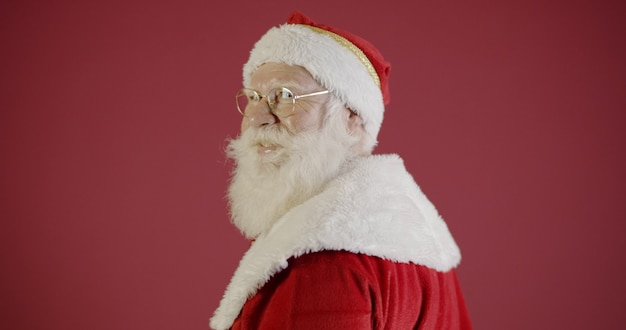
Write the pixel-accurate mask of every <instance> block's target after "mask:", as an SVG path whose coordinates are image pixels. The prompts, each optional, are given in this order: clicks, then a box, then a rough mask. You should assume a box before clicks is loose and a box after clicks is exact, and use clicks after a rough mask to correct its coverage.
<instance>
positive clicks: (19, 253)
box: [0, 0, 626, 329]
mask: <svg viewBox="0 0 626 330" xmlns="http://www.w3.org/2000/svg"><path fill="white" fill-rule="evenodd" d="M348 3H350V4H348ZM409 3H411V4H409ZM296 8H297V9H301V10H302V11H304V13H305V14H307V15H309V16H311V17H312V18H313V19H315V20H317V21H319V22H322V23H327V24H331V25H335V26H337V27H340V28H343V29H346V30H349V31H351V32H354V33H356V34H359V35H361V36H363V37H365V38H367V39H369V40H370V41H372V42H373V43H374V44H375V45H377V46H378V47H379V48H380V50H381V51H382V52H383V54H385V56H386V57H387V58H388V59H389V61H390V62H391V63H392V65H393V69H392V75H391V93H392V101H391V104H390V105H389V107H388V109H387V112H386V117H385V122H384V124H383V128H382V131H381V134H380V145H379V147H378V148H377V149H376V152H377V153H390V152H393V153H398V154H400V155H401V156H402V157H404V159H405V162H406V164H407V167H408V168H409V170H410V171H411V172H412V173H413V174H414V176H415V178H416V180H417V181H418V182H419V183H420V185H421V187H422V188H423V190H424V191H425V192H426V194H427V195H428V196H429V197H430V199H431V200H432V201H433V202H434V203H435V204H436V205H437V207H438V209H439V210H440V212H441V213H442V215H443V216H444V218H445V219H446V220H447V222H448V225H449V227H450V229H451V231H452V232H453V234H454V235H455V237H456V239H457V242H458V243H459V245H460V246H461V248H462V251H463V257H464V259H463V262H462V264H461V266H460V268H459V270H458V271H459V276H460V280H461V282H462V285H463V289H464V291H465V295H466V300H467V304H468V307H469V309H470V313H471V316H472V319H473V322H474V324H475V327H476V328H477V329H618V328H622V327H623V323H624V322H623V320H624V317H623V313H624V310H625V308H626V302H625V300H626V298H625V297H626V281H625V279H626V270H625V267H624V266H625V261H624V252H625V251H626V240H625V239H624V238H623V235H624V232H625V229H626V224H625V221H624V220H626V219H625V216H624V214H625V213H626V207H625V205H626V203H625V197H626V188H625V184H626V180H625V175H624V172H625V171H624V169H625V168H626V155H625V152H624V151H625V150H624V149H625V148H624V142H625V138H626V134H625V133H624V126H625V125H624V124H625V123H626V111H625V110H626V82H625V77H626V65H625V61H624V59H626V46H625V39H624V32H625V31H626V23H625V22H626V18H625V14H624V13H626V8H625V5H624V2H620V1H612V2H611V1H591V0H590V1H456V2H454V3H453V2H450V1H419V2H409V1H406V2H402V3H401V2H393V1H386V2H380V1H376V2H373V1H372V2H359V4H358V5H357V4H356V2H347V1H346V2H345V3H340V2H338V1H336V0H328V1H326V0H320V1H316V2H310V1H274V0H269V1H254V2H253V3H250V4H245V3H244V2H241V1H219V2H217V1H216V2H215V4H213V3H211V2H209V1H144V2H141V1H119V2H117V1H40V2H34V1H3V2H2V4H0V37H1V43H2V44H1V50H0V63H1V64H0V102H1V103H0V109H1V113H0V151H1V154H0V156H1V162H0V175H1V186H0V198H1V199H0V211H1V213H0V216H1V218H2V219H1V221H2V222H1V230H0V257H1V259H0V262H1V264H0V266H1V271H0V290H1V291H0V311H1V313H2V315H1V317H0V328H2V329H206V328H207V323H208V319H209V318H210V316H211V315H212V312H213V310H214V309H215V308H216V307H217V304H218V302H219V299H220V297H221V295H222V293H223V290H224V288H225V286H226V284H227V283H228V281H229V279H230V276H231V275H232V272H233V271H234V270H235V268H236V266H237V263H238V260H239V258H240V257H241V255H242V254H243V252H244V251H245V249H246V247H247V243H246V241H245V240H244V239H243V238H242V237H241V236H240V235H239V233H238V232H237V231H236V229H234V228H233V227H232V225H230V224H229V222H228V217H227V209H226V205H225V199H224V192H225V189H226V185H227V175H228V171H229V169H230V166H231V164H230V163H229V162H226V161H225V160H224V152H223V149H224V146H225V142H224V140H225V138H226V137H229V136H230V137H233V136H235V135H236V134H237V132H238V126H239V120H240V116H239V114H238V113H237V111H236V109H235V107H234V102H233V95H234V92H235V91H236V90H237V89H238V88H239V87H240V86H241V67H242V64H243V63H244V62H245V60H246V59H247V54H248V51H249V50H250V48H251V47H252V45H253V43H254V41H256V40H257V39H258V38H259V37H260V36H261V35H262V34H263V33H264V32H265V31H266V30H267V29H268V28H270V27H271V26H274V25H276V24H279V23H281V22H284V20H285V19H286V17H287V15H288V14H289V13H290V12H291V11H292V10H293V9H296Z"/></svg>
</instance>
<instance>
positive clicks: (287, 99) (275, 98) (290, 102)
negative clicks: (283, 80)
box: [267, 87, 295, 116]
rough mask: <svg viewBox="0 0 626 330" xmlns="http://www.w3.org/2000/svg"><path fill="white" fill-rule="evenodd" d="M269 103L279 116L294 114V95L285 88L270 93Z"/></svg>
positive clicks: (268, 96)
mask: <svg viewBox="0 0 626 330" xmlns="http://www.w3.org/2000/svg"><path fill="white" fill-rule="evenodd" d="M267 101H268V102H269V104H270V106H271V107H272V109H273V110H274V113H275V114H276V115H278V116H288V115H291V114H292V112H293V106H294V104H295V99H294V97H293V93H292V92H291V91H290V90H289V89H287V88H285V87H282V88H276V89H273V90H272V91H270V93H269V95H267Z"/></svg>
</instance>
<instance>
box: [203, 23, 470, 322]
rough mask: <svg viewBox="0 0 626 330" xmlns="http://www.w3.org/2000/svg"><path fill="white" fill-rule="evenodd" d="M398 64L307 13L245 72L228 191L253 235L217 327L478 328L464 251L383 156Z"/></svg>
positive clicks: (267, 39) (269, 39)
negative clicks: (468, 300) (381, 142)
mask: <svg viewBox="0 0 626 330" xmlns="http://www.w3.org/2000/svg"><path fill="white" fill-rule="evenodd" d="M389 68H390V67H389V63H387V62H386V61H385V60H384V59H383V57H382V55H381V54H380V53H379V52H378V51H377V50H376V49H375V48H374V47H373V46H372V45H371V44H370V43H368V42H367V41H365V40H363V39H362V38H359V37H357V36H355V35H352V34H350V33H347V32H345V31H341V30H338V29H335V28H332V27H329V26H325V25H320V24H317V23H315V22H313V21H312V20H310V19H309V18H307V17H305V16H304V15H302V14H301V13H298V12H296V13H293V14H292V15H291V16H290V17H289V19H288V21H287V24H284V25H281V26H279V27H275V28H272V29H270V30H269V31H268V32H267V33H266V34H265V35H264V36H263V37H262V38H261V39H260V40H259V41H258V42H257V43H256V44H255V46H254V48H253V50H252V51H251V53H250V58H249V60H248V62H247V63H246V64H245V65H244V68H243V80H244V86H245V88H243V89H241V90H240V91H239V92H238V93H237V108H238V109H239V112H240V113H241V114H242V115H243V120H242V123H241V135H240V136H239V137H238V138H237V139H235V140H232V141H231V142H230V144H229V147H228V155H229V157H231V158H233V159H234V160H235V161H236V167H235V170H234V173H233V177H232V182H231V186H230V188H229V192H228V197H229V201H230V207H231V213H232V220H233V222H234V224H235V225H236V226H237V227H238V228H239V229H240V230H241V231H242V233H243V234H244V235H245V236H246V237H248V238H249V239H251V240H252V245H251V246H250V249H249V250H248V251H247V252H246V254H245V256H244V257H243V259H242V260H241V262H240V265H239V268H238V269H237V271H236V272H235V274H234V276H233V278H232V280H231V282H230V284H229V286H228V288H227V289H226V292H225V294H224V297H223V299H222V301H221V302H220V306H219V308H218V309H217V310H216V311H215V315H214V316H213V318H212V319H211V323H210V325H211V327H213V328H215V329H229V328H232V329H468V328H470V327H471V325H470V321H469V318H468V314H467V309H466V307H465V303H464V300H463V296H462V293H461V290H460V287H459V283H458V280H457V277H456V274H455V271H454V268H455V267H456V266H457V265H458V264H459V262H460V259H461V257H460V252H459V249H458V247H457V245H456V244H455V242H454V239H453V238H452V236H451V234H450V232H449V231H448V228H447V226H446V224H445V223H444V221H443V220H442V219H441V217H440V216H439V214H438V213H437V211H436V209H435V207H434V206H433V205H432V204H431V203H430V202H429V201H428V199H427V198H426V196H424V194H423V193H422V192H421V191H420V189H419V187H418V186H417V184H416V183H415V181H414V180H413V178H412V176H411V175H410V174H409V173H408V172H407V171H406V169H405V167H404V165H403V162H402V160H401V159H400V158H399V157H398V156H397V155H372V154H371V153H372V149H373V148H374V146H375V145H376V137H377V135H378V131H379V129H380V126H381V123H382V119H383V111H384V105H385V104H386V103H387V102H388V100H389V91H388V76H389Z"/></svg>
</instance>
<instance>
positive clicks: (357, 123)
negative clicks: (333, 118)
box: [346, 108, 365, 137]
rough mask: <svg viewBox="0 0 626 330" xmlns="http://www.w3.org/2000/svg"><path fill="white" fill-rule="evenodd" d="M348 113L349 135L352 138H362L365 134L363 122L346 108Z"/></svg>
mask: <svg viewBox="0 0 626 330" xmlns="http://www.w3.org/2000/svg"><path fill="white" fill-rule="evenodd" d="M346 109H347V110H348V111H347V112H348V120H347V124H348V125H347V128H348V133H349V134H350V135H352V136H358V137H362V136H363V133H364V132H365V126H363V120H362V119H361V116H359V115H358V114H357V113H356V112H355V111H353V110H352V109H349V108H346Z"/></svg>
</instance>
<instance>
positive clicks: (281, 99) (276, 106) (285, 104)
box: [235, 87, 328, 117]
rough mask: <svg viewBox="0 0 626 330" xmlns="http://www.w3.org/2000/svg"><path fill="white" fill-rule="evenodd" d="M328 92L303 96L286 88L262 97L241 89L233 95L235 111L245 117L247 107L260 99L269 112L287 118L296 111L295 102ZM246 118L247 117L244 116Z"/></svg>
mask: <svg viewBox="0 0 626 330" xmlns="http://www.w3.org/2000/svg"><path fill="white" fill-rule="evenodd" d="M327 93H328V90H323V91H319V92H313V93H309V94H304V95H295V94H294V93H293V92H292V91H291V90H289V89H288V88H286V87H279V88H274V89H272V90H271V91H270V92H269V93H267V95H263V94H261V93H259V92H257V91H255V90H254V89H251V88H242V89H240V90H239V91H238V92H237V94H236V95H235V99H236V101H237V110H239V113H241V114H242V115H244V116H246V110H247V109H248V107H254V106H256V105H258V103H259V102H261V100H262V99H265V100H266V101H267V104H268V106H269V108H270V111H271V112H272V113H273V114H274V115H276V116H278V117H288V116H291V115H293V113H294V112H295V109H296V101H297V100H299V99H301V98H303V97H309V96H316V95H322V94H327ZM246 117H247V116H246Z"/></svg>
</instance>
